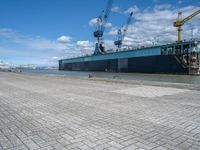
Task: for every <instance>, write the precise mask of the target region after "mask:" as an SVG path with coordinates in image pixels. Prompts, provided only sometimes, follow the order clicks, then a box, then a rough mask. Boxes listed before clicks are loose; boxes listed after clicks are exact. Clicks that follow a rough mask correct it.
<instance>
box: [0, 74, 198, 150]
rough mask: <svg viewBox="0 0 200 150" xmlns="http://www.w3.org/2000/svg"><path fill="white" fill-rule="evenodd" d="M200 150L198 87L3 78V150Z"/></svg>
mask: <svg viewBox="0 0 200 150" xmlns="http://www.w3.org/2000/svg"><path fill="white" fill-rule="evenodd" d="M19 149H20V150H64V149H67V150H71V149H73V150H90V149H91V150H101V149H102V150H103V149H108V150H118V149H123V150H139V149H140V150H141V149H143V150H167V149H170V150H186V149H188V150H200V85H192V84H178V83H164V82H162V83H161V82H151V81H123V80H115V79H99V78H93V77H91V78H87V77H67V76H62V75H37V74H28V73H12V72H0V150H19Z"/></svg>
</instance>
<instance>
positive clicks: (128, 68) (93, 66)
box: [59, 55, 188, 74]
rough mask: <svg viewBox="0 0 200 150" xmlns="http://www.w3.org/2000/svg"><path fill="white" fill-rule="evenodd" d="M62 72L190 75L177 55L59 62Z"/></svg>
mask: <svg viewBox="0 0 200 150" xmlns="http://www.w3.org/2000/svg"><path fill="white" fill-rule="evenodd" d="M59 69H60V70H69V71H102V72H104V71H106V72H127V73H169V74H188V67H187V65H185V64H184V63H183V62H181V60H180V59H179V57H178V56H176V55H156V56H144V57H130V58H120V59H108V60H106V59H105V60H97V61H82V62H71V63H70V62H68V63H64V62H62V61H60V62H59Z"/></svg>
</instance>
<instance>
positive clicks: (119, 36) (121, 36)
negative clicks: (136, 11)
mask: <svg viewBox="0 0 200 150" xmlns="http://www.w3.org/2000/svg"><path fill="white" fill-rule="evenodd" d="M132 16H133V12H131V13H130V16H129V18H128V20H127V22H126V25H125V27H122V28H121V29H118V33H117V40H116V41H115V42H114V44H115V45H116V46H117V48H118V49H117V50H120V49H121V47H122V44H123V41H124V37H125V36H126V33H127V30H128V27H129V25H130V23H131V19H132Z"/></svg>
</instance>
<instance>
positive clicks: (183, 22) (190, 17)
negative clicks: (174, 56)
mask: <svg viewBox="0 0 200 150" xmlns="http://www.w3.org/2000/svg"><path fill="white" fill-rule="evenodd" d="M198 14H200V10H198V11H196V12H194V13H193V14H191V15H190V16H188V17H186V18H184V19H182V12H179V13H178V20H177V21H176V22H174V27H177V28H178V42H181V41H182V31H183V29H182V26H183V25H184V24H185V23H186V22H188V21H189V20H191V19H192V18H193V17H195V16H196V15H198Z"/></svg>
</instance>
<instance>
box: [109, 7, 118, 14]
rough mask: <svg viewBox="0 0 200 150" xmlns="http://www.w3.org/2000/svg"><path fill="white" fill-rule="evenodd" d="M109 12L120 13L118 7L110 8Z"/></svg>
mask: <svg viewBox="0 0 200 150" xmlns="http://www.w3.org/2000/svg"><path fill="white" fill-rule="evenodd" d="M111 11H112V12H114V13H116V12H119V11H120V8H119V7H118V6H114V7H112V8H111Z"/></svg>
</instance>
